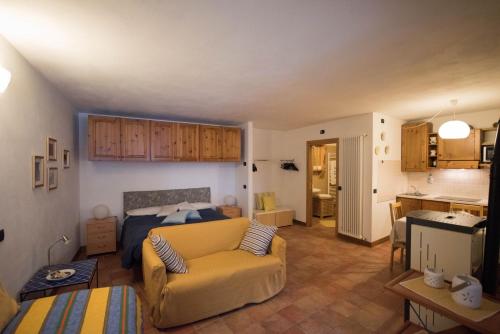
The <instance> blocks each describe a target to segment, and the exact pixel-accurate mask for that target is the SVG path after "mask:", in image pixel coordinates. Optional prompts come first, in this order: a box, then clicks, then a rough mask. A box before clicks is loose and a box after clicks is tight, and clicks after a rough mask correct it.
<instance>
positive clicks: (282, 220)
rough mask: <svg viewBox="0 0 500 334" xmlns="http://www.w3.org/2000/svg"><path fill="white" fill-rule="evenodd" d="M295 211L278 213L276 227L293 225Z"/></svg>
mask: <svg viewBox="0 0 500 334" xmlns="http://www.w3.org/2000/svg"><path fill="white" fill-rule="evenodd" d="M293 216H294V211H291V210H290V211H280V212H276V226H278V227H282V226H290V225H292V224H293Z"/></svg>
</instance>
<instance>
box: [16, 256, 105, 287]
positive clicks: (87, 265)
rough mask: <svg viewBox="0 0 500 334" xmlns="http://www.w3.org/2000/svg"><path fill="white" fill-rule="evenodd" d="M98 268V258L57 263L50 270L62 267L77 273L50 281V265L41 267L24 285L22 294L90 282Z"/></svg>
mask: <svg viewBox="0 0 500 334" xmlns="http://www.w3.org/2000/svg"><path fill="white" fill-rule="evenodd" d="M96 268H97V259H88V260H82V261H75V262H71V263H66V264H56V265H53V266H50V270H60V269H75V271H76V272H75V274H74V275H73V276H71V277H70V278H67V279H64V280H61V281H48V280H47V279H46V277H47V274H48V269H49V267H48V266H45V267H43V268H41V269H40V270H39V271H38V272H37V273H36V274H35V275H33V277H32V278H31V279H30V280H29V281H28V283H26V284H25V285H24V287H23V288H22V289H21V291H20V294H27V293H32V292H37V291H43V290H49V289H55V288H60V287H63V286H68V285H76V284H89V283H90V281H91V280H92V278H93V277H94V273H95V271H96Z"/></svg>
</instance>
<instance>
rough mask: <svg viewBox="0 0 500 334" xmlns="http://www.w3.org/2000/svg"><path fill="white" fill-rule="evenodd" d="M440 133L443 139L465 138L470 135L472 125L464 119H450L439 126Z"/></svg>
mask: <svg viewBox="0 0 500 334" xmlns="http://www.w3.org/2000/svg"><path fill="white" fill-rule="evenodd" d="M438 133H439V137H441V138H443V139H463V138H467V137H469V134H470V126H469V125H468V124H467V123H465V122H463V121H457V120H453V121H448V122H445V123H443V125H441V126H440V127H439V131H438Z"/></svg>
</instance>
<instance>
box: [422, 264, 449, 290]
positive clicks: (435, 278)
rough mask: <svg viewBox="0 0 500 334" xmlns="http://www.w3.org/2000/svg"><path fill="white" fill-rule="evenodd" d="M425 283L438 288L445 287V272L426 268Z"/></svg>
mask: <svg viewBox="0 0 500 334" xmlns="http://www.w3.org/2000/svg"><path fill="white" fill-rule="evenodd" d="M424 283H425V284H427V285H428V286H430V287H432V288H436V289H442V288H444V273H442V272H436V270H435V269H434V268H425V270H424Z"/></svg>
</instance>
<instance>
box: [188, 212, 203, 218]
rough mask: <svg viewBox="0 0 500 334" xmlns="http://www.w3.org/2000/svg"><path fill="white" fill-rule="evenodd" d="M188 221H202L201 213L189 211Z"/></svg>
mask: <svg viewBox="0 0 500 334" xmlns="http://www.w3.org/2000/svg"><path fill="white" fill-rule="evenodd" d="M187 218H188V219H201V216H200V213H199V212H198V211H197V210H189V213H188V215H187Z"/></svg>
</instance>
